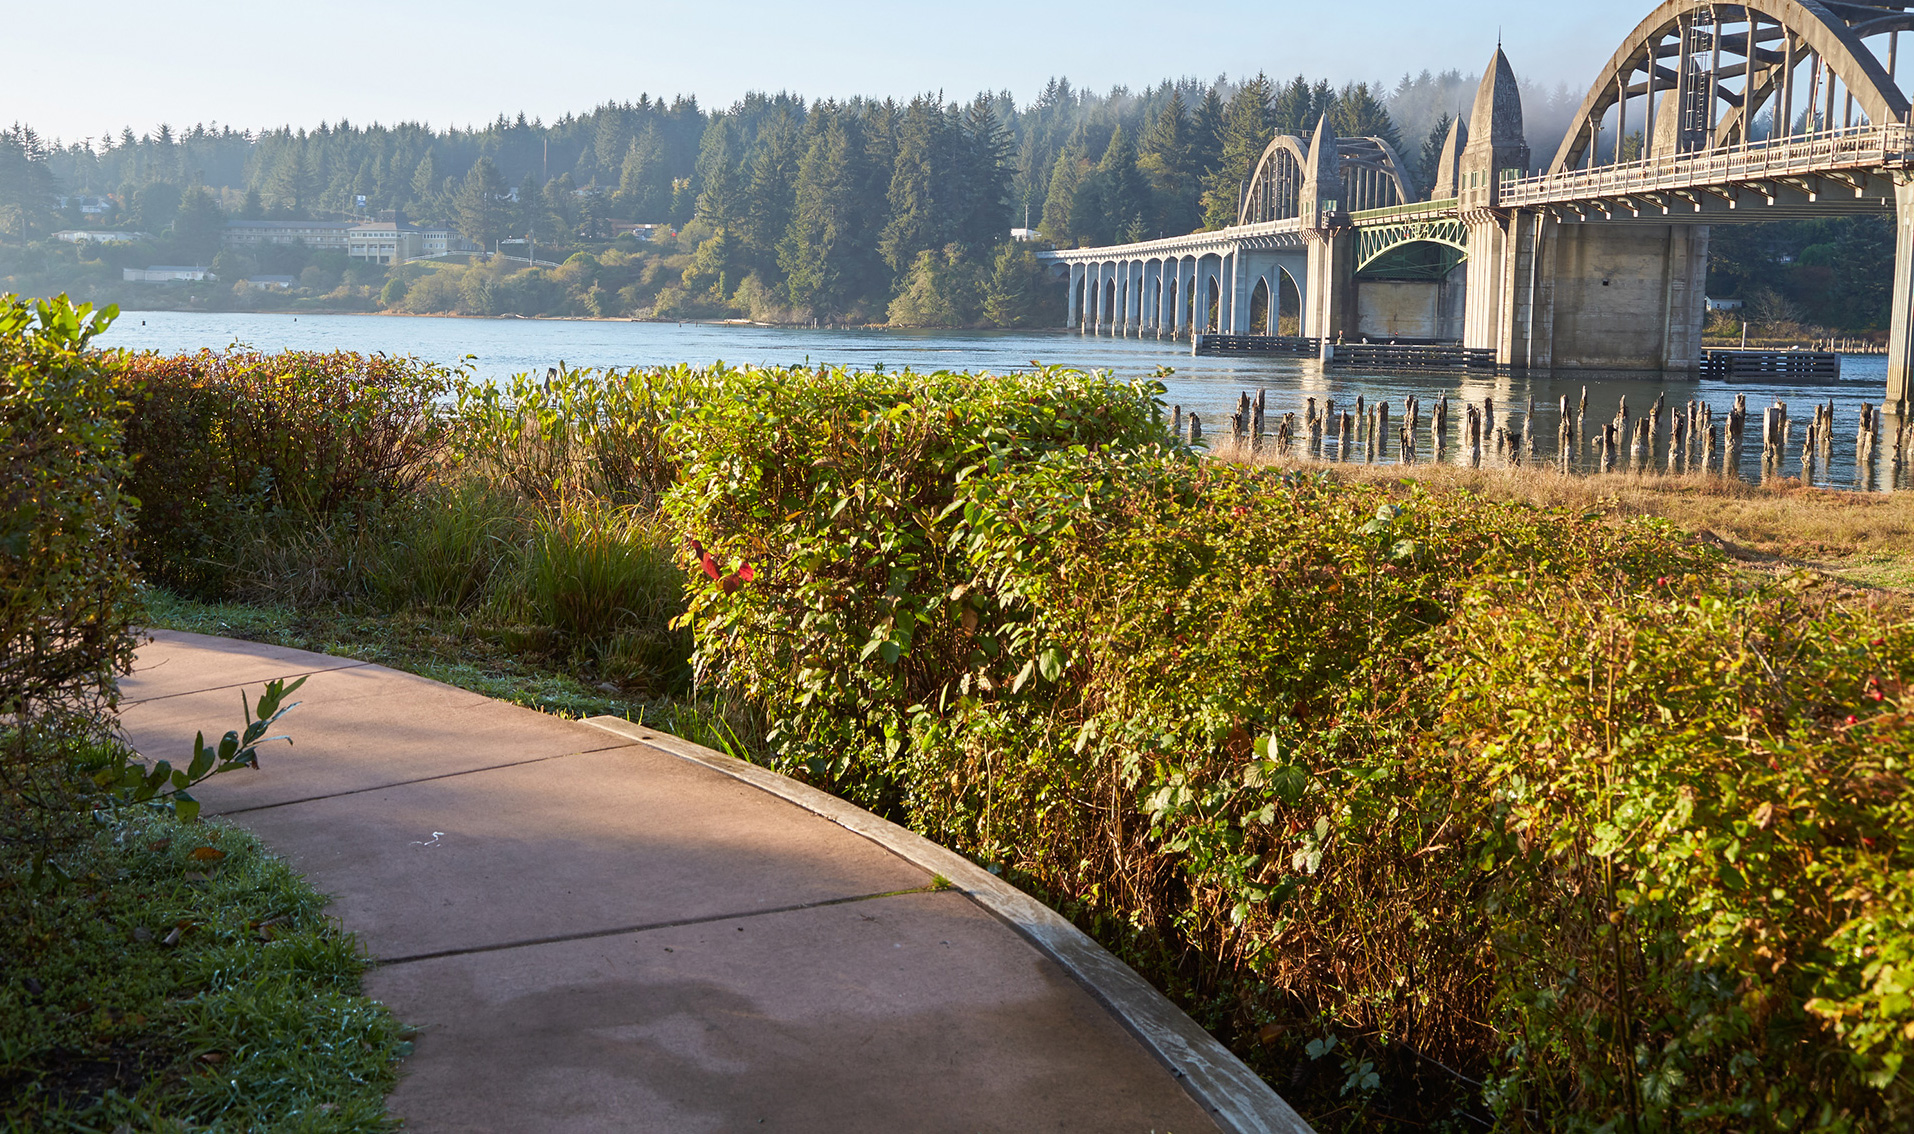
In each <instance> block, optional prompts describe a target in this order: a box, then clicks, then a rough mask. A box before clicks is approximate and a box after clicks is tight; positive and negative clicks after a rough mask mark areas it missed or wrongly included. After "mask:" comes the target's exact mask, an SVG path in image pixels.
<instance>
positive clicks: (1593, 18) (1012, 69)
mask: <svg viewBox="0 0 1914 1134" xmlns="http://www.w3.org/2000/svg"><path fill="white" fill-rule="evenodd" d="M1654 6H1655V4H1654V0H1583V2H1573V3H1562V2H1559V0H1551V2H1547V3H1540V4H1538V3H1535V2H1533V0H1449V2H1443V0H1342V2H1338V0H1308V2H1302V0H1262V2H1260V3H1250V2H1244V0H1207V2H1205V0H1198V2H1197V3H1187V2H1177V0H1097V2H1095V3H1081V2H1079V3H1029V2H1020V0H958V2H956V3H939V4H897V3H877V2H875V0H809V2H804V0H707V2H705V3H682V2H680V3H672V4H658V3H649V2H645V0H638V2H629V0H628V2H624V3H616V4H607V3H601V2H597V0H571V2H558V3H549V2H548V3H528V2H526V0H512V2H501V0H457V2H454V0H383V2H380V0H333V2H331V3H327V4H313V3H302V4H290V3H285V2H284V0H251V2H248V3H239V2H235V0H96V2H95V3H92V4H88V5H85V6H84V7H83V9H76V11H80V12H83V15H81V16H76V17H75V18H74V19H73V20H72V21H71V23H70V25H69V26H68V27H66V28H65V29H63V30H58V31H55V30H53V29H52V28H51V27H49V26H47V25H46V24H45V23H44V21H43V22H42V25H41V28H40V30H39V31H38V32H37V33H30V32H27V31H25V30H24V29H19V28H16V31H17V32H21V34H19V35H17V36H15V37H14V38H13V40H12V42H10V43H9V44H8V47H7V49H6V51H5V52H4V56H5V61H4V63H3V64H0V122H4V123H11V122H14V121H20V122H24V123H27V124H29V125H31V126H33V127H35V128H36V129H38V130H40V131H41V133H43V134H47V135H53V136H57V137H59V138H62V139H64V140H69V141H71V140H74V139H77V138H81V137H98V136H99V135H100V134H102V133H103V132H106V131H112V132H114V133H116V134H117V133H118V131H119V128H120V127H121V126H128V125H130V126H131V127H132V128H133V130H134V132H135V133H140V132H144V131H147V130H150V129H152V128H153V127H155V126H157V125H158V124H159V123H161V122H169V123H171V124H172V125H173V126H174V127H175V128H178V127H181V126H187V125H190V124H192V123H194V122H200V121H205V122H220V123H225V124H230V125H233V126H237V127H243V128H257V127H268V126H277V125H282V124H290V125H292V126H295V127H299V126H313V125H317V124H318V123H319V122H321V121H337V120H339V119H340V118H342V117H343V118H347V119H349V120H351V121H353V122H355V123H367V122H372V121H381V122H388V123H390V122H396V121H403V120H415V121H417V120H423V121H427V122H430V123H431V124H433V125H435V126H443V125H447V124H455V125H467V124H473V123H480V122H486V121H490V120H491V119H493V118H494V117H496V116H497V115H499V114H500V113H504V114H506V115H515V114H517V113H518V112H520V111H523V112H524V113H525V114H526V116H527V117H541V118H544V119H546V120H548V121H549V120H551V119H553V118H556V117H559V116H560V115H563V114H564V113H566V112H568V111H572V112H576V111H584V110H588V109H590V108H591V107H592V106H594V105H597V104H598V103H601V102H604V101H607V100H619V101H623V100H628V99H636V98H637V97H638V95H639V94H640V93H641V92H643V93H649V94H651V95H653V96H654V97H656V96H657V95H659V94H665V95H673V94H678V93H686V94H696V95H697V96H698V98H699V100H700V101H701V102H703V103H704V104H705V105H706V106H707V107H711V106H717V107H723V106H727V105H729V104H730V103H731V102H733V101H734V100H735V99H737V98H738V96H739V95H741V94H743V93H744V92H745V91H748V90H769V91H776V90H790V91H792V92H794V93H797V94H801V95H804V96H806V97H809V98H821V97H829V96H848V95H853V94H867V95H876V96H880V97H881V96H885V95H897V96H908V95H910V94H912V93H914V92H917V91H923V90H937V89H941V90H943V91H945V92H946V93H947V94H948V95H949V96H950V97H952V98H968V97H969V96H970V95H973V94H975V93H976V92H977V91H979V90H984V89H989V90H1000V89H1008V90H1009V91H1010V92H1011V93H1012V94H1014V95H1016V96H1017V98H1018V100H1019V102H1023V101H1027V100H1028V99H1029V98H1030V97H1032V96H1033V95H1035V94H1036V93H1037V92H1038V91H1039V90H1040V89H1041V88H1042V86H1043V83H1044V81H1045V80H1046V79H1048V78H1050V77H1051V76H1054V75H1063V76H1067V77H1068V78H1069V79H1070V80H1071V82H1073V83H1075V84H1077V85H1079V86H1089V87H1092V88H1095V89H1097V90H1103V89H1107V88H1108V87H1110V86H1112V85H1113V84H1118V83H1121V84H1124V85H1128V86H1132V87H1135V86H1141V85H1144V84H1148V83H1153V82H1155V81H1156V80H1158V79H1161V78H1164V77H1170V76H1180V75H1194V76H1199V77H1202V78H1206V79H1207V78H1213V77H1214V76H1216V75H1218V74H1220V73H1228V74H1231V75H1242V74H1254V73H1255V72H1257V71H1267V72H1269V73H1270V74H1271V75H1272V76H1279V77H1289V76H1293V75H1295V74H1297V73H1304V74H1307V75H1309V76H1310V77H1312V78H1316V77H1327V78H1330V79H1332V80H1336V81H1338V82H1342V81H1347V80H1352V79H1372V80H1373V79H1382V80H1385V81H1388V82H1394V80H1395V79H1396V78H1397V77H1398V76H1400V75H1401V74H1402V73H1403V72H1404V71H1420V70H1422V69H1423V68H1425V67H1426V68H1429V69H1430V70H1436V71H1440V70H1443V69H1446V68H1451V67H1453V68H1458V69H1460V70H1463V71H1465V72H1470V73H1474V72H1477V71H1479V70H1480V69H1481V67H1482V64H1483V63H1484V62H1485V61H1486V59H1487V58H1488V55H1489V52H1490V51H1491V50H1492V49H1493V48H1494V46H1495V39H1496V35H1497V31H1498V29H1500V32H1501V34H1502V37H1503V41H1504V45H1505V47H1506V49H1507V51H1508V53H1509V57H1510V60H1511V61H1512V62H1513V63H1514V65H1515V67H1516V70H1517V71H1518V72H1519V73H1521V74H1522V75H1523V76H1524V77H1525V78H1528V79H1532V80H1539V81H1541V82H1543V83H1545V84H1547V85H1549V86H1553V85H1555V83H1557V82H1558V81H1560V82H1566V83H1567V84H1568V85H1569V86H1570V87H1572V88H1574V89H1576V90H1577V91H1578V92H1579V91H1582V90H1585V89H1586V88H1587V87H1588V86H1589V84H1590V83H1592V82H1593V81H1594V78H1595V73H1596V71H1597V69H1598V68H1599V67H1600V66H1601V64H1602V63H1603V62H1604V61H1605V60H1606V59H1607V58H1608V56H1609V54H1610V53H1611V52H1613V51H1614V49H1615V48H1616V46H1617V45H1619V44H1620V42H1621V40H1622V38H1623V37H1624V36H1625V35H1626V34H1627V33H1628V31H1629V30H1630V29H1631V28H1633V27H1634V25H1635V24H1636V23H1638V22H1639V21H1640V20H1641V19H1642V18H1643V17H1644V16H1646V15H1647V14H1648V13H1649V12H1650V11H1651V10H1652V9H1653V8H1654Z"/></svg>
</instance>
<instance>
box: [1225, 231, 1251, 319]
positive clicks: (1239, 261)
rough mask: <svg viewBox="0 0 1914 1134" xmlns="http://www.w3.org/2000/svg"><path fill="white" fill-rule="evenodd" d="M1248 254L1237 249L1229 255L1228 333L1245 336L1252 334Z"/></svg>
mask: <svg viewBox="0 0 1914 1134" xmlns="http://www.w3.org/2000/svg"><path fill="white" fill-rule="evenodd" d="M1249 261H1250V254H1249V253H1248V252H1247V251H1245V250H1244V249H1241V248H1238V249H1237V250H1236V251H1234V252H1231V253H1230V254H1229V333H1230V334H1232V335H1247V334H1251V333H1253V332H1254V328H1252V327H1251V326H1250V325H1249V314H1250V312H1249V307H1250V296H1251V295H1253V294H1255V293H1254V291H1253V290H1252V285H1253V283H1254V281H1253V280H1252V279H1251V278H1250V275H1251V268H1250V263H1249Z"/></svg>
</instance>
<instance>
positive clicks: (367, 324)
mask: <svg viewBox="0 0 1914 1134" xmlns="http://www.w3.org/2000/svg"><path fill="white" fill-rule="evenodd" d="M100 341H101V343H102V345H106V346H116V347H127V348H130V349H134V350H154V351H161V352H166V353H172V352H178V351H193V350H198V349H200V348H202V347H211V348H214V349H218V348H223V347H226V346H229V345H232V344H236V343H237V344H244V345H247V346H252V347H256V348H258V349H261V350H321V351H329V350H351V351H361V352H366V353H372V352H384V353H387V354H410V355H416V356H418V357H420V358H424V359H427V360H430V361H432V362H438V363H443V364H445V365H448V366H457V365H465V366H468V367H470V368H471V371H472V372H473V373H474V374H475V375H477V376H478V377H480V378H484V379H489V380H494V381H496V380H498V379H501V378H505V377H509V376H510V375H513V374H518V373H525V372H532V373H543V372H544V371H545V370H546V368H548V367H551V366H556V365H558V364H559V363H560V362H563V363H565V364H566V365H568V366H572V367H585V366H593V367H613V366H616V367H626V366H645V365H659V364H674V363H697V364H704V363H710V362H714V361H718V360H723V361H724V362H727V363H730V364H733V365H745V364H765V365H774V366H785V365H792V364H805V365H810V366H817V365H821V364H829V365H838V364H842V365H845V366H850V367H856V368H860V369H871V368H875V367H879V366H882V367H884V368H885V369H887V370H901V369H906V368H908V369H911V370H917V371H933V370H986V371H992V372H996V373H1005V372H1010V371H1015V370H1019V369H1028V368H1029V367H1030V365H1031V364H1032V363H1033V362H1040V363H1043V364H1061V365H1065V366H1072V367H1078V368H1083V369H1102V370H1109V371H1112V372H1114V373H1115V374H1117V375H1118V376H1119V377H1124V378H1144V377H1148V376H1149V375H1150V374H1151V373H1152V372H1155V371H1157V370H1158V369H1160V368H1163V367H1169V368H1172V369H1173V370H1174V373H1173V374H1171V375H1169V376H1168V377H1166V378H1164V379H1163V382H1164V384H1165V385H1166V386H1168V388H1169V392H1168V394H1167V395H1166V396H1165V399H1164V400H1165V401H1166V402H1167V403H1171V404H1173V405H1177V406H1181V407H1182V408H1183V410H1184V412H1186V413H1189V412H1195V413H1198V414H1200V415H1201V416H1202V419H1203V423H1204V431H1205V433H1206V434H1208V435H1209V437H1210V438H1211V439H1212V440H1215V439H1216V438H1217V436H1218V435H1219V434H1222V435H1224V436H1227V433H1228V424H1227V423H1228V417H1229V414H1230V413H1231V412H1232V411H1233V410H1234V408H1235V405H1236V400H1237V396H1238V395H1239V394H1240V393H1242V392H1244V391H1250V392H1252V393H1253V392H1255V391H1257V390H1259V389H1260V390H1266V391H1267V403H1266V404H1267V407H1268V421H1269V426H1268V427H1269V429H1271V430H1272V431H1273V430H1274V429H1275V423H1276V422H1277V421H1278V420H1279V419H1280V418H1281V417H1282V415H1283V414H1284V413H1289V412H1294V413H1296V414H1297V416H1298V419H1299V420H1300V418H1301V416H1302V413H1303V410H1304V407H1305V405H1306V402H1307V399H1309V398H1315V399H1316V400H1317V403H1318V405H1320V404H1321V403H1322V402H1323V401H1324V400H1325V399H1334V400H1335V402H1336V406H1337V408H1338V409H1339V410H1341V409H1353V408H1354V406H1355V402H1356V399H1357V398H1358V397H1361V398H1363V399H1365V401H1366V402H1367V403H1368V404H1372V405H1373V404H1374V403H1376V402H1378V401H1382V402H1387V403H1389V407H1390V412H1391V415H1392V417H1391V432H1392V433H1393V432H1394V430H1395V427H1396V425H1398V424H1399V423H1400V422H1401V420H1402V416H1401V415H1402V406H1403V399H1404V398H1405V397H1408V396H1411V395H1413V396H1415V397H1417V398H1418V399H1420V401H1421V404H1422V407H1423V427H1424V436H1423V439H1422V440H1421V442H1420V443H1419V444H1420V446H1421V449H1422V452H1421V457H1422V459H1423V460H1425V461H1426V460H1428V459H1430V456H1431V454H1430V452H1429V444H1430V442H1429V439H1428V437H1427V429H1428V423H1429V412H1430V408H1431V407H1432V406H1433V405H1434V404H1435V401H1436V399H1437V397H1438V396H1440V395H1444V394H1446V395H1448V396H1449V398H1450V399H1451V404H1450V411H1449V427H1450V432H1451V440H1450V444H1449V448H1448V452H1447V459H1449V460H1455V459H1457V458H1458V455H1459V453H1460V449H1459V446H1458V445H1457V443H1456V440H1455V438H1456V437H1458V436H1459V430H1460V428H1461V421H1462V419H1463V413H1462V408H1461V404H1460V403H1462V402H1473V403H1474V404H1476V405H1480V404H1482V401H1483V399H1484V398H1485V397H1486V398H1492V399H1493V402H1494V407H1495V414H1496V418H1497V423H1498V424H1501V425H1503V426H1505V427H1506V428H1509V429H1510V430H1519V429H1521V427H1522V415H1523V414H1524V413H1525V411H1526V409H1527V404H1528V400H1529V399H1530V398H1533V399H1534V400H1535V432H1536V447H1537V450H1538V451H1539V453H1540V454H1542V456H1543V457H1544V458H1545V459H1546V458H1547V457H1548V456H1550V455H1552V454H1553V453H1554V452H1555V437H1556V429H1557V420H1558V415H1557V409H1556V407H1557V400H1558V399H1559V398H1560V397H1562V396H1564V395H1566V396H1567V397H1568V399H1569V405H1570V408H1571V412H1574V408H1575V406H1576V405H1577V403H1578V402H1579V401H1580V399H1581V396H1582V391H1583V388H1584V387H1586V388H1587V392H1588V410H1587V415H1586V417H1585V419H1584V421H1585V428H1586V430H1587V431H1588V432H1599V429H1600V423H1602V422H1605V421H1607V420H1609V419H1610V418H1612V417H1613V416H1614V415H1615V413H1616V410H1617V409H1618V408H1619V405H1620V403H1621V400H1622V399H1623V398H1626V399H1627V400H1628V409H1629V412H1630V414H1631V415H1634V416H1639V415H1640V414H1641V413H1643V412H1644V411H1646V410H1647V409H1648V407H1649V406H1650V404H1651V403H1653V401H1654V400H1655V397H1656V395H1658V394H1665V395H1666V397H1667V400H1668V402H1669V404H1670V405H1671V406H1685V405H1686V404H1687V403H1688V402H1689V401H1690V400H1698V401H1701V402H1705V403H1706V404H1708V405H1709V406H1711V407H1712V408H1713V409H1714V414H1715V421H1716V423H1717V424H1718V425H1720V426H1721V427H1722V428H1723V429H1724V431H1725V428H1726V419H1727V414H1728V410H1729V408H1730V407H1731V406H1732V405H1733V404H1734V399H1735V395H1736V394H1746V395H1747V397H1748V418H1749V420H1748V426H1747V439H1746V442H1745V444H1744V446H1743V449H1742V454H1741V462H1740V469H1739V472H1740V474H1741V475H1742V476H1744V477H1747V478H1748V479H1751V480H1753V479H1758V478H1759V477H1760V476H1761V475H1762V469H1761V463H1760V461H1761V458H1760V448H1761V410H1762V408H1763V407H1765V406H1767V405H1769V404H1771V403H1772V402H1774V401H1777V400H1778V401H1781V402H1784V403H1786V404H1787V406H1788V415H1789V417H1790V418H1791V419H1792V420H1793V421H1794V422H1796V423H1797V424H1796V425H1795V427H1794V432H1793V436H1794V440H1795V444H1794V446H1793V447H1792V448H1791V449H1790V451H1789V453H1788V459H1787V463H1786V474H1787V475H1789V476H1798V475H1800V441H1801V437H1802V433H1803V432H1804V430H1805V426H1806V423H1807V422H1808V421H1809V420H1811V419H1812V417H1813V412H1814V410H1813V407H1814V403H1816V402H1819V403H1822V404H1826V403H1828V402H1829V401H1832V402H1833V404H1834V413H1835V429H1834V438H1833V444H1832V448H1831V451H1830V453H1829V459H1828V460H1827V461H1825V462H1824V463H1822V464H1820V465H1818V466H1817V468H1816V470H1815V474H1814V482H1815V483H1816V484H1818V485H1822V486H1826V487H1838V488H1852V487H1856V486H1857V484H1858V485H1861V486H1864V487H1874V488H1880V487H1884V484H1885V481H1886V479H1887V478H1888V475H1889V470H1888V467H1887V462H1888V450H1889V449H1891V447H1892V442H1893V436H1894V432H1893V431H1894V422H1893V419H1892V418H1888V419H1886V420H1885V422H1884V424H1883V432H1882V442H1881V444H1880V445H1879V447H1878V450H1877V454H1876V457H1875V460H1874V461H1873V462H1872V464H1873V466H1874V467H1873V468H1872V469H1869V470H1865V471H1866V473H1867V475H1866V476H1865V477H1857V475H1856V467H1855V450H1856V443H1855V432H1856V428H1857V425H1858V422H1859V413H1860V408H1861V405H1862V403H1864V402H1869V403H1875V404H1878V403H1879V402H1880V400H1881V395H1882V392H1883V391H1884V389H1885V387H1886V383H1887V363H1886V360H1885V359H1883V358H1880V357H1878V356H1874V357H1868V356H1849V357H1847V358H1845V359H1843V362H1842V376H1841V380H1840V381H1838V382H1833V383H1815V384H1812V385H1802V384H1796V383H1786V382H1758V383H1754V382H1740V383H1737V384H1734V385H1730V384H1728V383H1726V382H1719V381H1694V380H1685V381H1684V380H1668V381H1664V380H1660V379H1652V380H1651V379H1646V378H1644V377H1642V376H1641V375H1637V374H1592V373H1587V372H1579V371H1578V372H1575V373H1561V374H1527V375H1508V374H1501V375H1490V374H1469V375H1463V374H1365V373H1361V372H1354V371H1344V370H1336V371H1329V372H1325V371H1324V370H1323V368H1322V366H1321V364H1320V363H1317V362H1314V361H1311V360H1303V359H1293V358H1277V357H1266V356H1265V357H1258V356H1247V357H1245V356H1233V357H1213V356H1206V357H1196V356H1193V355H1191V354H1190V350H1189V346H1188V344H1177V343H1171V342H1159V341H1157V340H1155V339H1118V338H1108V337H1100V336H1087V337H1086V336H1083V335H1079V334H1076V333H1074V332H1068V331H883V330H807V329H794V328H783V327H755V326H743V325H734V324H710V323H683V324H674V323H636V322H624V321H611V320H603V321H600V320H566V319H453V318H433V317H427V316H407V315H310V314H307V315H296V316H295V315H285V314H249V313H230V314H227V313H211V312H184V311H128V312H125V313H123V314H122V315H121V316H120V319H119V322H117V323H116V324H114V326H113V328H112V329H111V330H110V331H108V332H107V334H106V335H105V336H104V337H103V338H102V339H101V340H100ZM1666 429H1667V425H1666V423H1665V422H1664V424H1663V430H1664V437H1665V431H1666ZM1299 444H1300V438H1299ZM1664 445H1665V441H1664ZM1331 448H1332V451H1333V445H1332V446H1331ZM1387 449H1388V453H1389V454H1390V456H1389V459H1391V460H1393V459H1395V457H1394V454H1395V451H1396V446H1395V444H1394V443H1393V440H1392V441H1391V443H1390V444H1389V445H1388V446H1387ZM1663 452H1665V448H1664V450H1663ZM1353 455H1354V457H1355V458H1356V459H1361V457H1362V453H1361V451H1360V450H1357V451H1356V452H1355V453H1354V454H1353ZM1484 459H1485V463H1495V458H1494V456H1493V454H1492V453H1490V454H1488V455H1486V456H1485V458H1484ZM1624 459H1626V449H1624ZM1582 460H1583V463H1587V462H1588V461H1590V460H1592V457H1589V456H1587V455H1583V456H1582ZM1665 465H1666V458H1665V456H1658V457H1657V458H1656V466H1657V467H1665Z"/></svg>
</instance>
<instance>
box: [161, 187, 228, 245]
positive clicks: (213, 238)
mask: <svg viewBox="0 0 1914 1134" xmlns="http://www.w3.org/2000/svg"><path fill="white" fill-rule="evenodd" d="M225 231H226V214H225V213H224V212H223V211H221V209H220V207H219V202H218V201H216V200H214V199H213V195H212V194H211V193H209V192H207V190H206V189H205V188H204V187H203V186H195V187H193V188H192V189H189V190H187V191H186V195H185V196H184V197H182V198H181V199H180V203H179V213H178V214H177V215H176V216H174V218H173V242H174V243H175V244H177V245H178V246H179V250H180V251H181V252H182V253H184V254H185V257H186V258H185V260H184V261H182V262H184V263H192V264H210V263H212V262H213V257H214V256H216V255H218V254H219V242H220V237H221V236H222V235H224V234H225Z"/></svg>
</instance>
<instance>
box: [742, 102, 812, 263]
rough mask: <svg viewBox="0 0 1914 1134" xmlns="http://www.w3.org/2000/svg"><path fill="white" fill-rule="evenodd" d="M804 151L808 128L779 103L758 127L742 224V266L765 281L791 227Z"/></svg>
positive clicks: (745, 192) (746, 188)
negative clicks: (805, 133) (777, 107)
mask: <svg viewBox="0 0 1914 1134" xmlns="http://www.w3.org/2000/svg"><path fill="white" fill-rule="evenodd" d="M803 156H804V130H803V127H802V126H800V125H799V124H798V122H797V120H796V118H795V117H794V116H793V115H792V114H791V112H790V110H789V109H788V108H780V109H779V110H778V111H776V112H774V113H773V114H772V115H771V116H770V118H769V119H768V120H767V121H766V122H765V123H764V125H763V126H762V127H761V129H760V130H759V132H758V142H757V150H756V153H755V154H754V155H753V157H752V160H751V176H750V180H749V182H748V184H747V185H746V186H745V190H744V210H743V213H742V215H741V216H740V217H739V218H738V224H737V233H738V256H739V259H740V264H741V266H742V267H743V268H744V270H746V271H754V272H758V273H760V275H762V276H763V277H764V278H765V279H766V280H771V279H773V278H774V277H775V276H776V274H777V272H778V244H779V242H780V241H782V240H783V239H784V237H785V234H786V232H787V231H788V230H789V229H790V227H791V211H792V205H793V200H792V198H793V195H794V194H795V192H796V187H797V176H798V166H799V164H800V163H801V162H802V160H803Z"/></svg>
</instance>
